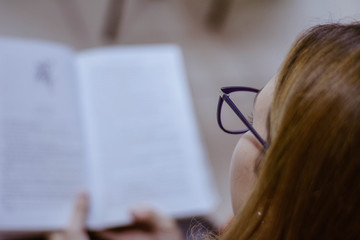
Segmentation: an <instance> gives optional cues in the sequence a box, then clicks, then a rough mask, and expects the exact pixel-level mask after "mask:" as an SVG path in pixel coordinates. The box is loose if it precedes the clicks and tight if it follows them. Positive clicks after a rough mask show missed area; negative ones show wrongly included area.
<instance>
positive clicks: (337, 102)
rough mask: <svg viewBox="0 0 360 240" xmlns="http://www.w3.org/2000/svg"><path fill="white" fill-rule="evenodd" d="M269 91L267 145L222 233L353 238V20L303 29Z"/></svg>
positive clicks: (357, 111) (358, 158) (356, 175)
mask: <svg viewBox="0 0 360 240" xmlns="http://www.w3.org/2000/svg"><path fill="white" fill-rule="evenodd" d="M273 95H274V97H273V101H272V104H271V107H270V112H269V114H268V115H267V116H266V118H267V124H266V126H267V131H268V132H267V139H268V143H269V146H270V147H269V149H268V150H267V151H266V153H265V155H264V156H263V157H262V160H261V161H262V162H261V169H260V172H259V178H258V180H256V183H255V186H254V190H253V191H252V193H251V196H250V198H249V200H248V201H247V202H246V204H245V205H244V207H243V208H242V209H240V210H239V214H237V217H236V219H235V221H234V224H232V226H231V228H230V229H229V230H228V231H227V232H226V234H225V235H224V237H225V238H226V237H228V238H229V239H230V238H231V239H232V238H235V237H240V236H241V237H243V238H240V239H252V237H254V238H256V239H280V238H281V239H309V238H311V239H315V238H316V239H319V238H320V239H355V238H356V237H360V231H359V230H358V226H360V211H359V209H360V207H358V206H357V205H358V204H360V24H351V25H340V24H331V25H321V26H317V27H314V28H312V29H310V30H309V31H307V32H306V33H304V34H303V35H302V36H301V37H300V38H299V40H298V41H297V42H296V43H295V45H294V46H293V48H292V50H291V51H290V53H289V55H288V57H287V59H286V60H285V62H284V64H283V67H282V69H281V71H280V72H279V74H278V75H277V77H276V87H275V90H274V94H273ZM255 108H256V106H255ZM255 111H256V109H255Z"/></svg>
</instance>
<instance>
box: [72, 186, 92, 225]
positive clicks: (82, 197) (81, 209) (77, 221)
mask: <svg viewBox="0 0 360 240" xmlns="http://www.w3.org/2000/svg"><path fill="white" fill-rule="evenodd" d="M88 208H89V197H88V195H87V194H86V193H80V194H79V195H78V196H77V198H76V204H75V209H74V212H73V216H72V218H71V221H70V226H69V229H70V231H71V230H72V231H82V230H83V229H84V228H85V225H86V219H87V215H88Z"/></svg>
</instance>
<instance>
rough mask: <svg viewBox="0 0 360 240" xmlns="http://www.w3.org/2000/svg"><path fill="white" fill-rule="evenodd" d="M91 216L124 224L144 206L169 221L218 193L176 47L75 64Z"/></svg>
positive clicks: (107, 51)
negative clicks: (165, 215)
mask: <svg viewBox="0 0 360 240" xmlns="http://www.w3.org/2000/svg"><path fill="white" fill-rule="evenodd" d="M78 70H79V79H80V80H81V82H82V94H83V98H84V101H83V103H84V109H85V110H86V120H87V123H86V126H87V128H88V129H87V133H88V144H89V145H88V147H87V149H88V150H89V151H90V152H89V153H88V155H89V156H91V158H92V163H93V167H92V169H93V172H92V176H96V177H95V178H94V179H95V181H94V182H93V183H94V189H96V190H94V192H96V196H95V198H96V201H97V202H98V204H97V206H102V209H98V211H96V214H95V215H96V217H94V218H93V219H91V220H90V226H93V227H104V226H107V227H108V226H115V225H121V224H126V223H129V221H130V215H129V209H130V208H131V207H133V206H136V205H147V206H152V207H154V208H157V209H159V210H161V211H164V212H166V213H168V214H172V215H173V216H175V217H184V216H193V215H198V214H203V213H207V212H208V211H210V210H211V209H212V207H214V204H215V202H216V195H215V193H214V189H213V188H214V186H213V185H212V181H211V178H210V177H209V168H208V165H207V159H206V154H205V151H204V147H203V145H202V143H201V141H200V137H199V134H198V129H197V125H196V120H195V117H194V112H193V109H192V102H191V98H190V94H189V89H188V86H187V82H186V77H185V72H184V66H183V59H182V55H181V50H180V48H178V47H177V46H174V45H152V46H151V45H150V46H133V47H131V46H129V47H113V48H104V49H99V50H93V51H89V52H85V53H83V54H81V55H79V58H78Z"/></svg>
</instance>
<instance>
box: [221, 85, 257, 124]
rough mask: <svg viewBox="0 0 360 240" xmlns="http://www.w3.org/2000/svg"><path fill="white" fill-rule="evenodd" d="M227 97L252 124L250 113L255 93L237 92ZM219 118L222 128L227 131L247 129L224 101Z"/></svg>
mask: <svg viewBox="0 0 360 240" xmlns="http://www.w3.org/2000/svg"><path fill="white" fill-rule="evenodd" d="M228 96H229V97H230V99H231V100H232V101H233V102H234V104H235V105H236V107H237V108H238V109H239V110H240V112H241V113H242V114H243V115H244V117H245V118H246V119H247V120H248V121H249V122H250V124H252V111H253V104H254V100H255V96H256V93H255V92H247V91H238V92H233V93H231V94H229V95H228ZM220 118H221V122H222V124H223V126H224V128H225V129H226V130H228V131H243V130H247V129H248V128H247V127H246V125H245V124H244V123H243V121H241V119H240V118H239V117H238V116H237V115H236V114H235V112H234V111H233V110H232V109H231V108H230V106H229V105H228V104H227V103H226V102H225V101H224V102H223V105H222V109H221V115H220Z"/></svg>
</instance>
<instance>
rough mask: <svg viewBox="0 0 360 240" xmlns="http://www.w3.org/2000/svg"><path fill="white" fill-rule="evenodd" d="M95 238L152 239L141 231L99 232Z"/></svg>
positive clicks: (107, 239)
mask: <svg viewBox="0 0 360 240" xmlns="http://www.w3.org/2000/svg"><path fill="white" fill-rule="evenodd" d="M96 237H97V238H99V239H106V240H150V239H154V237H153V236H151V235H150V234H148V233H145V232H142V231H141V230H131V231H126V232H101V233H97V234H96Z"/></svg>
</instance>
